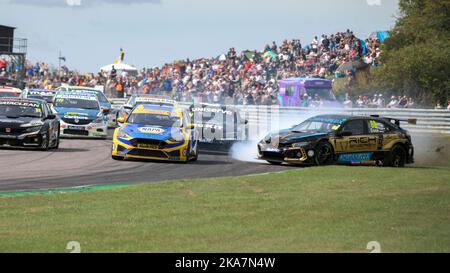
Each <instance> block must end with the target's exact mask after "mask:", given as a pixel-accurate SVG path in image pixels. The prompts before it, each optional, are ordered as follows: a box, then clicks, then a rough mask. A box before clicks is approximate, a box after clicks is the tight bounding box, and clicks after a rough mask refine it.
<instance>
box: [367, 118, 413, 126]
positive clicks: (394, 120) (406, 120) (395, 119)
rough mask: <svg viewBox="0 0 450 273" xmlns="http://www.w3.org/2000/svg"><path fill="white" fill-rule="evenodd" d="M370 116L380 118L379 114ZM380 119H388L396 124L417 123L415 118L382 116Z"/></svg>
mask: <svg viewBox="0 0 450 273" xmlns="http://www.w3.org/2000/svg"><path fill="white" fill-rule="evenodd" d="M371 117H374V118H380V116H378V115H371ZM382 119H385V120H388V121H389V122H392V123H394V124H395V125H397V126H400V122H407V123H408V124H412V125H417V119H416V118H410V119H398V118H388V117H382Z"/></svg>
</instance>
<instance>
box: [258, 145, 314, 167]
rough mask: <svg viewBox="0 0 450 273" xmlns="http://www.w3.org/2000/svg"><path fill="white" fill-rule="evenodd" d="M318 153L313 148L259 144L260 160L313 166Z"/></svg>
mask: <svg viewBox="0 0 450 273" xmlns="http://www.w3.org/2000/svg"><path fill="white" fill-rule="evenodd" d="M315 154H316V151H315V150H314V149H313V148H312V147H311V146H309V145H308V146H302V147H285V148H280V147H274V146H272V145H270V144H263V143H259V144H258V159H260V160H266V161H273V162H286V163H290V164H313V163H314V158H315Z"/></svg>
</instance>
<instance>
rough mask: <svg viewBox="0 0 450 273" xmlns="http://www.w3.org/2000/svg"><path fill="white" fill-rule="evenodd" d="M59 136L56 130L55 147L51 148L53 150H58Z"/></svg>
mask: <svg viewBox="0 0 450 273" xmlns="http://www.w3.org/2000/svg"><path fill="white" fill-rule="evenodd" d="M59 135H60V131H59V129H58V135H57V136H56V140H55V146H53V149H55V150H56V149H59Z"/></svg>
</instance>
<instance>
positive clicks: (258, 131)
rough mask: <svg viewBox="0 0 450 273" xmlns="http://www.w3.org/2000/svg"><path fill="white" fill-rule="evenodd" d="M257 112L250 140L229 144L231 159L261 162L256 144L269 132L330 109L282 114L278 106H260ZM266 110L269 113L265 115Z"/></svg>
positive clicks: (329, 112) (287, 126) (295, 123)
mask: <svg viewBox="0 0 450 273" xmlns="http://www.w3.org/2000/svg"><path fill="white" fill-rule="evenodd" d="M268 110H269V111H268ZM259 112H260V113H261V115H260V116H258V119H257V121H259V122H255V121H254V120H253V123H250V130H249V131H250V140H249V141H246V142H240V143H235V144H233V145H232V146H231V148H230V152H229V154H230V156H231V157H232V158H233V159H235V160H239V161H246V162H258V163H262V162H263V161H261V160H258V159H257V144H258V142H259V141H261V139H263V138H264V137H265V136H266V135H268V134H269V133H270V132H273V131H278V130H281V129H286V128H291V127H293V126H294V125H297V124H300V123H302V122H303V121H305V120H306V119H308V118H310V117H313V116H316V115H321V114H322V115H324V114H331V111H330V110H327V109H314V110H311V111H307V112H306V111H305V112H296V113H294V114H293V113H289V114H283V113H281V112H280V108H278V107H270V109H268V108H264V107H260V110H259ZM267 112H269V113H271V114H269V115H267V114H266V113H267ZM267 120H268V121H267ZM266 121H267V122H266Z"/></svg>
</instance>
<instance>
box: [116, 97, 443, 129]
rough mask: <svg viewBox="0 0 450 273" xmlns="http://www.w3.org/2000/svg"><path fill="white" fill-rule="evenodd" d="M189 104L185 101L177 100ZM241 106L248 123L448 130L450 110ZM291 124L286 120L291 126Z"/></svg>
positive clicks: (184, 104) (121, 103)
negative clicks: (324, 121)
mask: <svg viewBox="0 0 450 273" xmlns="http://www.w3.org/2000/svg"><path fill="white" fill-rule="evenodd" d="M111 101H112V103H113V106H114V108H119V107H120V106H121V105H123V104H124V103H125V99H111ZM180 105H181V106H186V107H187V106H189V105H191V104H188V103H180ZM232 107H235V108H237V109H239V110H240V113H241V116H242V118H245V119H246V120H248V123H249V124H251V125H252V124H253V125H255V124H257V125H267V124H270V123H272V124H273V123H274V122H278V124H280V123H281V124H283V123H284V121H291V120H297V123H298V122H300V121H301V120H298V119H301V118H306V117H310V116H314V115H320V114H349V115H362V116H370V115H379V116H382V117H389V118H394V119H417V124H416V125H412V124H407V123H404V124H402V127H403V128H405V129H407V130H409V131H411V132H423V133H439V134H450V110H433V109H402V108H326V109H325V108H304V107H283V108H282V107H278V106H249V105H238V106H232ZM290 125H294V124H285V126H290Z"/></svg>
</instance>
